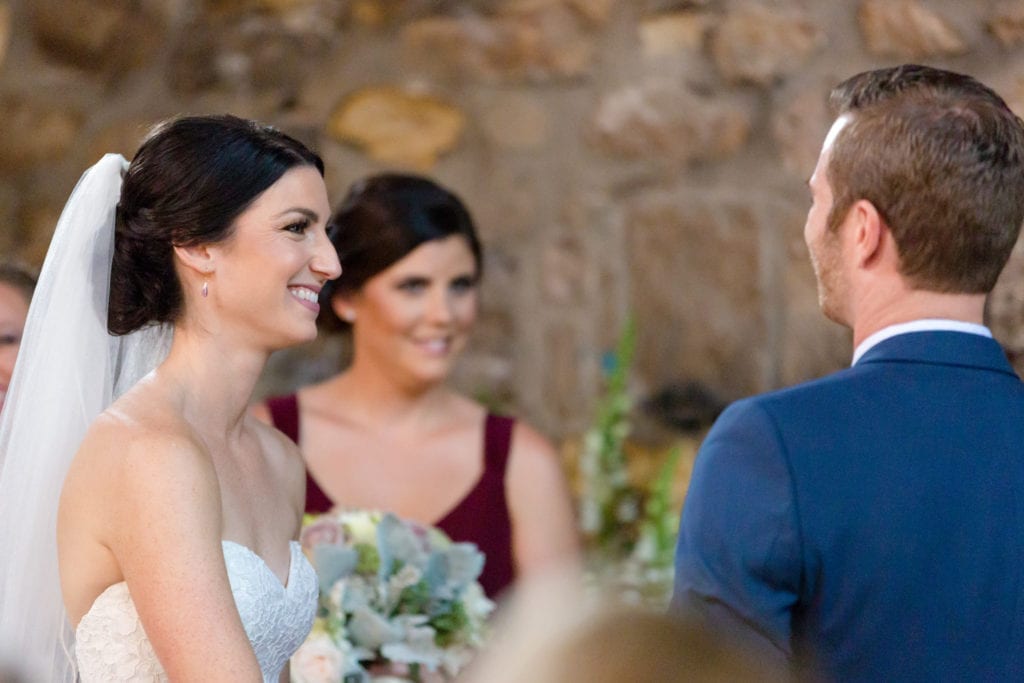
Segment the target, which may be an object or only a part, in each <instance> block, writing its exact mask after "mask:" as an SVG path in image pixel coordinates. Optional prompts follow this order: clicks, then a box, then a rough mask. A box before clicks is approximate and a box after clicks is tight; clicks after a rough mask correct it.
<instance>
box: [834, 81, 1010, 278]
mask: <svg viewBox="0 0 1024 683" xmlns="http://www.w3.org/2000/svg"><path fill="white" fill-rule="evenodd" d="M830 101H831V104H832V107H833V109H834V111H835V113H836V114H837V115H839V116H841V115H844V114H847V115H849V116H850V121H849V123H848V124H847V125H846V126H845V127H844V128H843V129H842V130H841V131H840V133H839V135H838V136H837V138H836V140H835V143H834V144H833V147H832V156H831V159H830V161H829V165H828V169H827V173H828V180H829V183H830V185H831V186H832V191H833V196H834V204H833V206H832V210H831V212H830V214H829V218H828V225H829V228H830V229H831V230H833V231H834V230H836V229H838V226H839V225H841V224H842V222H843V220H844V218H845V217H846V214H847V212H848V211H849V208H850V207H851V206H852V205H853V203H854V202H856V201H858V200H860V199H866V200H868V201H869V202H871V204H872V205H874V207H875V208H876V209H877V210H878V212H879V213H880V214H881V216H882V218H883V219H884V220H885V223H886V225H887V226H888V227H889V230H890V231H891V233H892V236H893V239H894V241H895V242H896V247H897V249H898V251H899V255H900V270H901V274H902V275H903V276H904V277H905V278H906V279H907V281H908V282H909V284H910V285H911V286H913V287H915V288H918V289H926V290H932V291H939V292H962V293H985V292H989V291H991V289H992V287H993V286H994V285H995V282H996V279H997V278H998V277H999V273H1000V271H1002V269H1003V266H1004V265H1006V261H1007V259H1008V258H1009V257H1010V252H1011V251H1012V249H1013V245H1014V243H1015V242H1016V240H1017V235H1018V233H1019V232H1020V227H1021V222H1022V221H1024V123H1022V121H1021V119H1020V118H1019V117H1017V116H1016V115H1015V114H1014V113H1013V112H1012V111H1010V109H1009V107H1007V105H1006V103H1005V102H1004V101H1003V100H1002V98H1000V97H999V96H998V95H997V94H996V93H995V92H994V91H993V90H992V89H990V88H988V87H987V86H985V85H983V84H982V83H980V82H978V81H977V80H975V79H974V78H971V77H970V76H965V75H963V74H958V73H953V72H950V71H943V70H941V69H933V68H931V67H926V66H918V65H915V64H906V65H903V66H898V67H893V68H888V69H879V70H876V71H868V72H865V73H861V74H858V75H856V76H853V77H852V78H849V79H847V80H846V81H844V82H842V83H840V84H839V85H838V86H836V88H835V89H834V90H833V91H832V94H831V97H830Z"/></svg>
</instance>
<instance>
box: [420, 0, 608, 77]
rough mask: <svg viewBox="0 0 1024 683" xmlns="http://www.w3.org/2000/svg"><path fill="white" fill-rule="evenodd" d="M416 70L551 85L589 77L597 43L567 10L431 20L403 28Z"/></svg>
mask: <svg viewBox="0 0 1024 683" xmlns="http://www.w3.org/2000/svg"><path fill="white" fill-rule="evenodd" d="M400 40H401V43H402V49H403V52H404V54H405V57H406V61H407V63H408V64H409V65H410V66H411V67H415V68H421V69H425V70H428V71H430V72H432V73H433V74H435V75H436V76H438V77H441V78H449V79H456V80H460V79H470V80H478V81H482V82H488V83H522V82H549V81H557V80H564V79H571V78H577V77H580V76H582V75H584V74H585V73H586V71H587V69H588V68H589V67H590V64H591V62H592V60H593V53H594V45H593V40H592V38H590V37H588V36H587V35H586V34H585V32H584V31H583V29H582V28H581V26H580V24H579V21H578V20H577V19H576V17H575V15H574V14H573V13H572V12H570V11H569V10H568V9H567V8H565V7H563V6H555V7H552V8H550V9H545V10H542V11H537V12H533V13H524V14H514V15H507V16H494V17H485V16H481V15H478V14H477V15H474V14H466V15H463V16H458V17H431V18H427V19H422V20H419V21H414V22H411V23H410V24H408V25H407V26H406V27H405V28H403V29H402V33H401V39H400Z"/></svg>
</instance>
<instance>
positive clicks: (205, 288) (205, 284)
mask: <svg viewBox="0 0 1024 683" xmlns="http://www.w3.org/2000/svg"><path fill="white" fill-rule="evenodd" d="M199 291H200V293H201V294H202V295H203V298H204V299H205V298H206V297H207V296H209V295H210V283H209V282H207V281H206V280H203V288H202V289H201V290H199Z"/></svg>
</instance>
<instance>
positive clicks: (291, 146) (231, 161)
mask: <svg viewBox="0 0 1024 683" xmlns="http://www.w3.org/2000/svg"><path fill="white" fill-rule="evenodd" d="M297 166H313V167H315V168H316V169H317V170H318V171H320V175H323V173H324V165H323V162H322V161H321V160H320V157H318V156H317V155H316V154H314V153H313V152H311V151H310V150H309V149H307V148H306V147H305V146H304V145H303V144H302V143H301V142H299V141H297V140H294V139H293V138H291V137H289V136H287V135H285V134H284V133H282V132H280V131H278V130H275V129H274V128H270V127H267V126H263V125H260V124H258V123H255V122H253V121H247V120H245V119H240V118H236V117H234V116H228V115H225V116H198V117H183V118H178V119H174V120H171V121H167V122H165V123H162V124H160V125H158V126H157V127H156V128H155V129H154V130H153V132H152V133H150V135H149V137H148V138H147V139H146V141H145V142H143V143H142V146H141V147H139V151H138V152H137V153H136V154H135V158H134V159H133V160H132V162H131V164H130V165H129V167H128V170H127V171H126V172H125V175H124V184H123V185H122V188H121V199H120V201H119V202H118V204H117V213H116V219H115V220H116V227H115V236H114V257H113V264H112V266H111V273H110V311H109V314H108V319H107V328H108V329H109V331H110V333H111V334H115V335H122V334H128V333H130V332H133V331H135V330H137V329H139V328H141V327H143V326H145V325H147V324H150V323H164V322H174V321H175V320H176V319H177V318H178V316H179V315H180V314H181V307H182V302H183V293H182V287H181V282H180V281H179V279H178V275H177V273H176V272H175V269H174V249H173V248H174V246H195V245H200V244H212V243H216V242H220V241H222V240H224V239H226V238H228V237H229V236H230V235H231V232H232V228H233V225H234V220H235V218H237V217H238V215H239V214H241V213H242V212H243V211H245V209H246V207H248V206H249V205H250V204H251V203H252V202H253V200H255V199H256V197H258V196H259V195H260V194H262V193H263V192H264V191H265V190H266V189H267V188H269V187H270V186H271V185H273V184H274V183H275V182H277V180H278V179H279V178H280V177H281V176H282V175H284V174H285V172H286V171H288V170H289V169H291V168H294V167H297Z"/></svg>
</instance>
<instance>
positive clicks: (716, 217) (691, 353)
mask: <svg viewBox="0 0 1024 683" xmlns="http://www.w3.org/2000/svg"><path fill="white" fill-rule="evenodd" d="M626 225H627V230H628V236H627V240H628V242H627V243H628V254H629V259H628V260H629V263H630V264H632V272H631V276H632V280H633V283H634V296H633V300H632V302H631V309H632V310H633V311H634V315H635V317H636V322H637V329H638V336H637V370H638V373H639V374H640V376H641V378H642V379H643V380H646V381H647V383H649V384H654V385H657V383H658V382H660V381H665V380H669V379H685V380H696V381H699V382H702V383H704V384H707V385H708V386H714V387H724V388H725V389H726V392H727V393H728V394H729V395H731V396H741V395H743V394H746V393H751V392H754V391H757V390H758V388H759V385H760V381H759V380H760V375H761V367H760V365H761V362H762V359H761V358H759V356H760V355H761V354H760V353H759V351H758V349H757V348H756V346H754V345H753V344H752V341H753V340H755V339H763V338H764V336H765V325H764V319H763V316H762V314H761V310H760V306H759V302H760V292H759V286H758V271H759V264H760V259H759V255H758V239H757V225H756V218H755V216H754V214H753V213H752V212H751V210H750V208H749V207H746V206H743V205H742V204H740V203H738V202H735V201H730V200H723V201H711V200H706V199H704V198H702V197H699V196H696V195H694V194H689V193H688V194H687V195H685V196H684V197H663V196H660V195H657V196H655V197H652V198H650V199H645V200H643V201H642V202H640V203H639V205H638V206H636V207H635V208H634V209H633V210H632V211H630V213H629V216H628V218H627V220H626ZM714 255H717V256H714ZM726 255H728V256H727V257H726ZM659 329H660V330H672V331H673V334H664V333H659V332H657V330H659Z"/></svg>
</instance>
